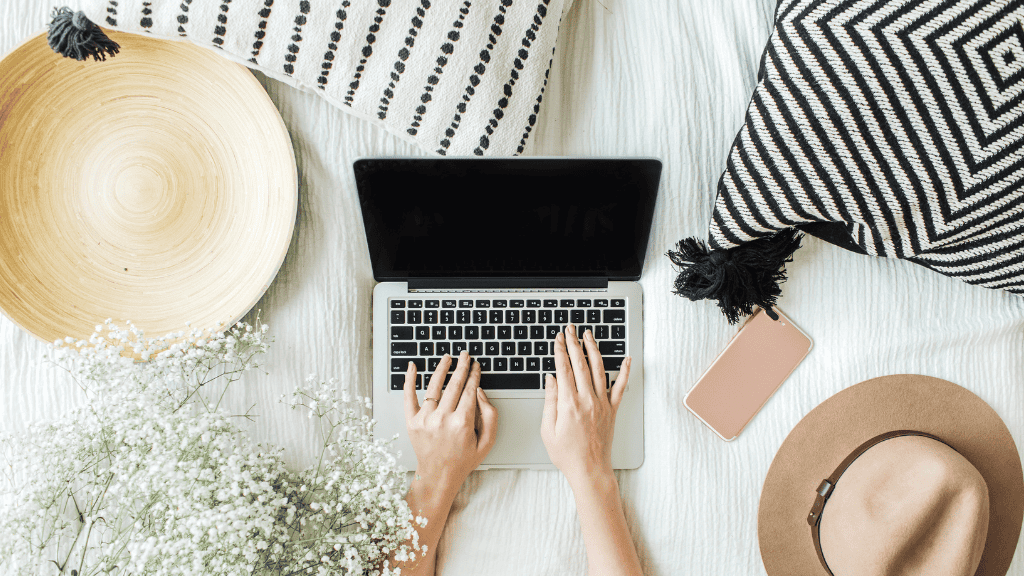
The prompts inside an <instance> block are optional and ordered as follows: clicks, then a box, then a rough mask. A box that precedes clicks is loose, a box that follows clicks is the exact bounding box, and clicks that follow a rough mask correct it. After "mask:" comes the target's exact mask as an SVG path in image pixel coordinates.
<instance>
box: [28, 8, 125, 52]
mask: <svg viewBox="0 0 1024 576" xmlns="http://www.w3.org/2000/svg"><path fill="white" fill-rule="evenodd" d="M46 41H47V43H48V44H49V45H50V48H53V51H54V52H56V53H57V54H60V55H61V56H64V57H65V58H74V59H75V60H85V59H87V58H89V57H90V56H92V57H93V59H94V60H106V59H107V56H108V55H109V56H113V55H115V54H117V51H118V50H119V49H120V48H121V47H120V46H118V44H117V42H114V41H113V40H111V39H110V38H109V37H107V35H106V34H104V33H103V30H100V27H99V26H97V25H95V24H93V23H92V21H90V20H89V19H88V18H86V17H85V14H83V13H82V12H73V11H72V10H71V9H70V8H68V7H66V6H65V7H63V8H54V9H53V20H52V21H51V22H50V30H49V32H47V34H46Z"/></svg>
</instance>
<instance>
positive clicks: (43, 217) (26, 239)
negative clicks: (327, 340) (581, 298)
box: [0, 30, 298, 342]
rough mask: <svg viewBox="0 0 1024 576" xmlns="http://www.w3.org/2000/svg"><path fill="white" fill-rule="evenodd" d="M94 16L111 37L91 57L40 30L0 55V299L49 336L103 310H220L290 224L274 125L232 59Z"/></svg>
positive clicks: (283, 134)
mask: <svg viewBox="0 0 1024 576" xmlns="http://www.w3.org/2000/svg"><path fill="white" fill-rule="evenodd" d="M105 32H106V33H107V34H108V35H109V36H110V37H111V38H112V39H114V40H115V41H116V42H118V43H119V44H120V45H121V52H120V53H119V54H118V55H117V56H115V57H113V58H109V59H108V60H106V61H104V62H94V61H87V62H76V61H74V60H70V59H67V58H62V57H61V56H59V55H57V54H55V53H54V52H53V51H52V50H50V48H49V47H48V46H47V44H46V37H45V35H39V36H36V37H33V38H31V39H29V40H28V41H26V42H25V43H23V44H22V45H21V46H19V47H17V48H16V49H14V51H12V52H11V53H10V54H8V55H7V56H6V57H5V58H4V59H3V60H2V61H0V309H2V310H3V312H4V313H5V314H6V315H7V316H8V317H9V318H10V319H11V320H13V321H14V322H15V323H17V324H18V325H19V326H21V327H22V328H24V329H25V330H27V331H29V332H30V333H32V334H33V335H35V336H37V337H39V338H40V339H42V340H44V341H47V342H53V341H54V340H57V339H62V338H64V337H66V336H71V337H74V338H84V337H88V336H89V335H90V334H91V333H92V332H93V329H94V328H95V326H96V325H97V324H100V323H102V322H103V321H104V320H106V319H107V318H113V319H114V320H115V321H116V322H123V321H125V320H130V321H132V322H133V323H134V324H135V325H136V326H138V327H139V328H141V329H143V330H145V331H146V333H147V334H148V335H149V336H162V335H164V334H166V333H168V332H173V331H177V330H183V329H185V327H186V323H190V324H191V326H192V327H194V328H201V329H202V328H211V329H212V328H216V327H218V326H220V325H225V324H231V323H233V322H235V321H237V320H238V319H239V318H241V317H242V315H244V314H245V313H246V312H247V311H249V310H250V309H251V308H252V307H253V306H254V305H255V304H256V302H257V301H258V300H259V298H260V297H261V296H262V295H263V293H264V292H265V291H266V289H267V287H268V286H269V285H270V282H271V281H272V280H273V278H274V276H275V275H276V274H277V271H278V269H279V268H280V266H281V263H282V261H283V260H284V256H285V252H286V251H287V249H288V244H289V242H290V240H291V235H292V229H293V227H294V224H295V214H296V212H295V211H296V206H297V199H298V178H297V175H296V167H295V157H294V154H293V151H292V147H291V141H290V139H289V136H288V132H287V130H286V128H285V126H284V123H283V122H282V120H281V116H280V114H279V113H278V111H277V109H276V108H275V107H274V105H273V103H272V102H271V101H270V98H269V97H268V96H267V93H266V91H265V90H264V89H263V87H262V86H260V84H259V82H258V81H257V80H256V79H255V78H254V77H253V75H252V74H251V73H250V72H249V71H248V70H246V69H245V67H243V66H240V65H238V64H235V63H232V62H230V61H228V60H227V59H225V58H221V57H219V56H217V55H215V54H213V53H212V52H211V51H209V50H207V49H204V48H200V47H198V46H194V45H191V44H188V43H185V42H171V41H165V40H154V39H151V38H146V37H144V36H139V35H135V34H125V33H118V32H114V31H110V30H105Z"/></svg>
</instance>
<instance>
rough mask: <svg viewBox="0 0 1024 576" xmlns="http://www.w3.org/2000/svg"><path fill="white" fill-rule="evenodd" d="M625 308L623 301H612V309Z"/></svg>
mask: <svg viewBox="0 0 1024 576" xmlns="http://www.w3.org/2000/svg"><path fill="white" fill-rule="evenodd" d="M625 306H626V301H625V300H622V299H618V300H612V308H624V307H625Z"/></svg>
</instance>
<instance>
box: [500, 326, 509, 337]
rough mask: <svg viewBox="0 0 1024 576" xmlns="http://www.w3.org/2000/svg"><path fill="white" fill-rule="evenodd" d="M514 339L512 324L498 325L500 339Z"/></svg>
mask: <svg viewBox="0 0 1024 576" xmlns="http://www.w3.org/2000/svg"><path fill="white" fill-rule="evenodd" d="M511 339H512V327H511V326H498V340H511Z"/></svg>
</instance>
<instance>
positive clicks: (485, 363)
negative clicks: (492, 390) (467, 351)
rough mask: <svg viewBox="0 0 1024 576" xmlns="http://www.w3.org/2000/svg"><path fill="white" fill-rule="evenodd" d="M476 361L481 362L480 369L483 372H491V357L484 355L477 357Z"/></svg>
mask: <svg viewBox="0 0 1024 576" xmlns="http://www.w3.org/2000/svg"><path fill="white" fill-rule="evenodd" d="M476 361H477V362H479V363H480V371H481V372H490V370H491V359H490V358H486V357H484V358H477V359H476Z"/></svg>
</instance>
